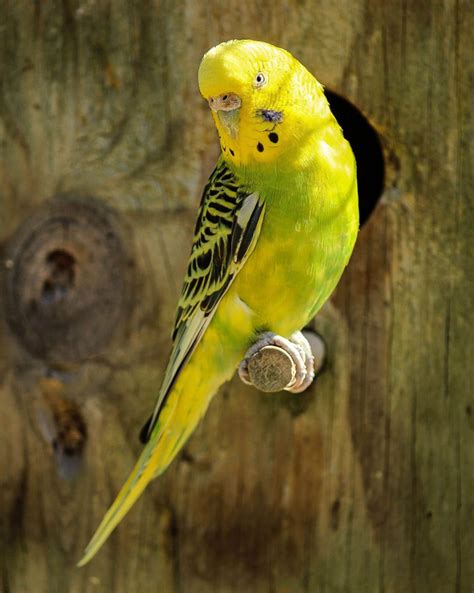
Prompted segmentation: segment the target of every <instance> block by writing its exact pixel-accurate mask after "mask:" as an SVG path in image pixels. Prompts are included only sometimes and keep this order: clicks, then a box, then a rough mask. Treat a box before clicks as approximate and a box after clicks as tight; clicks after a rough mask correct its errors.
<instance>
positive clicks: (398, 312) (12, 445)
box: [0, 0, 474, 593]
mask: <svg viewBox="0 0 474 593" xmlns="http://www.w3.org/2000/svg"><path fill="white" fill-rule="evenodd" d="M0 14H1V15H2V17H1V19H0V83H1V86H0V263H1V266H2V269H3V267H4V266H5V265H6V263H5V258H4V255H5V253H6V252H7V245H8V242H9V241H10V240H11V238H12V237H13V235H14V233H15V231H16V229H17V228H18V227H19V226H20V225H21V224H22V223H23V222H24V221H25V220H26V218H27V217H28V216H30V215H32V214H34V212H35V211H36V209H37V208H39V207H40V206H41V205H42V204H44V203H45V201H46V200H49V199H51V198H53V196H55V195H63V194H67V193H71V192H72V193H74V195H90V196H94V197H95V198H96V199H99V200H101V201H102V202H103V203H104V204H106V205H107V206H108V207H109V208H112V209H113V210H114V211H115V212H116V214H117V216H118V217H120V219H121V220H122V221H123V223H124V224H126V225H127V228H129V229H131V232H130V234H129V236H128V238H127V239H126V240H125V249H126V250H127V253H129V254H130V256H131V258H130V259H131V265H133V274H134V284H133V290H134V293H133V294H134V298H133V304H132V305H130V310H129V312H128V313H129V314H128V315H127V316H126V317H125V318H124V321H123V322H122V323H121V325H120V327H118V328H117V332H116V334H114V336H113V337H111V339H110V341H109V342H108V343H107V345H106V346H104V348H103V349H102V350H101V352H100V353H97V354H96V355H94V357H93V358H90V359H88V360H87V361H85V362H81V363H76V364H73V363H71V364H69V365H67V366H65V367H64V368H61V367H60V365H59V366H58V365H56V366H55V367H54V368H51V367H50V366H49V365H47V364H46V363H44V362H43V361H42V360H41V359H39V358H37V359H34V358H32V357H31V356H30V355H28V354H27V353H26V352H25V351H24V350H23V349H22V347H21V345H19V343H18V341H17V340H16V338H15V336H14V335H13V334H12V332H11V331H10V329H9V328H8V327H7V325H6V323H4V322H3V321H0V323H1V324H2V325H1V327H0V418H1V419H2V429H1V430H0V591H2V593H56V592H58V593H66V592H71V593H92V592H100V591H104V592H107V593H110V592H113V593H134V592H135V591H140V592H142V593H147V592H152V591H160V592H163V593H164V592H166V593H168V592H169V593H210V592H219V593H242V592H243V591H246V592H249V593H250V592H251V593H264V592H265V593H267V592H268V593H285V592H291V593H299V592H307V593H373V592H374V593H375V592H379V593H407V592H410V593H415V592H416V593H450V592H452V593H465V592H470V591H471V590H472V589H473V587H474V560H473V554H472V550H473V549H474V530H473V529H472V525H473V524H474V473H473V471H472V468H473V467H474V420H473V413H474V412H473V410H474V400H473V373H474V370H473V369H474V367H473V365H472V364H471V362H472V360H473V359H474V341H473V331H472V328H473V326H474V290H473V280H472V270H473V267H474V261H473V258H474V255H473V254H474V234H473V232H472V229H473V228H474V198H473V196H474V181H473V168H472V162H473V148H472V147H473V143H472V138H473V132H474V130H473V123H472V93H473V79H474V77H473V64H472V50H473V47H472V31H473V29H474V13H473V11H472V8H471V6H470V3H468V2H467V1H465V0H458V1H454V0H452V1H451V0H447V1H446V2H444V3H440V2H435V1H434V0H431V1H429V0H421V1H420V2H405V1H404V0H393V1H392V2H390V3H382V2H377V1H375V0H357V1H356V2H351V1H349V0H343V1H342V2H338V3H334V2H332V1H329V0H318V1H317V2H306V1H297V0H290V1H288V2H287V1H285V2H284V1H279V0H278V1H272V2H269V1H264V2H260V3H254V2H250V1H248V0H242V1H241V2H239V3H229V2H226V3H220V2H217V1H215V0H209V1H208V2H205V3H192V2H187V3H185V2H181V1H180V0H178V1H174V2H170V1H168V0H162V1H160V0H146V1H144V2H138V0H114V1H113V2H112V1H111V0H108V1H107V0H97V1H94V0H82V1H79V0H77V1H72V0H64V1H62V2H59V1H51V2H26V1H20V2H18V1H13V0H0ZM239 37H249V38H255V39H265V40H267V41H270V42H273V43H276V44H278V45H281V46H283V47H285V48H287V49H289V50H290V51H292V52H293V53H294V54H295V55H296V56H297V57H298V58H300V59H301V60H302V62H303V63H304V64H305V65H306V66H307V67H308V68H309V69H310V70H311V71H312V72H314V73H315V74H316V75H317V76H318V78H319V79H320V80H321V81H322V82H323V83H324V84H326V85H327V86H328V87H329V88H331V89H332V90H333V91H335V92H337V93H340V94H341V95H343V96H345V97H346V98H347V99H349V100H350V101H352V102H353V103H354V104H355V105H356V106H358V107H359V108H360V109H361V110H362V111H363V112H364V113H365V114H366V116H367V117H368V118H369V120H370V121H371V122H372V124H373V125H374V126H375V127H376V128H377V130H378V131H379V133H380V135H381V138H382V142H383V145H384V150H385V155H386V162H387V168H388V169H387V178H386V189H385V192H384V194H383V197H382V200H381V202H380V204H379V206H378V207H377V209H376V210H375V212H374V214H373V215H372V217H371V218H370V220H369V222H368V223H367V224H366V225H365V226H364V228H363V229H362V231H361V233H360V238H359V241H358V244H357V247H356V251H355V253H354V256H353V258H352V260H351V262H350V265H349V267H348V269H347V271H346V273H345V275H344V278H343V280H342V282H341V284H340V286H339V287H338V289H337V292H336V294H335V295H334V297H333V299H332V301H331V303H329V304H328V305H327V306H326V307H325V308H324V310H323V311H322V313H321V314H320V315H319V316H318V319H317V320H316V322H315V326H316V328H317V329H318V331H319V332H320V333H321V335H323V336H324V339H325V341H326V342H327V345H328V364H327V369H326V372H325V373H324V374H323V375H322V376H321V377H319V378H318V379H317V381H316V382H315V384H314V386H313V388H312V389H311V390H310V391H309V392H308V393H304V394H301V395H297V396H293V395H291V394H288V393H284V394H262V393H259V392H257V391H255V390H254V389H252V388H250V387H245V386H243V385H242V384H241V382H240V381H239V380H238V379H234V380H233V381H232V382H231V383H230V384H228V385H226V386H225V387H224V388H223V389H222V390H221V392H220V393H219V395H218V396H217V397H216V398H215V400H214V402H213V403H212V405H211V408H210V410H209V412H208V414H207V416H206V418H205V419H204V421H203V422H202V424H201V425H200V427H199V429H198V430H197V432H196V433H195V435H194V436H193V437H192V439H191V440H190V442H189V444H188V446H187V448H186V450H185V452H184V453H183V454H182V455H181V456H180V458H179V459H177V460H176V461H175V462H174V463H173V465H172V466H171V467H170V469H169V471H168V472H167V473H166V474H165V475H164V476H163V478H161V479H160V480H159V481H158V482H155V483H154V484H152V485H151V486H150V487H149V488H148V490H147V492H146V494H145V495H144V496H143V497H142V499H141V500H140V501H139V503H138V504H137V505H136V507H135V508H134V509H133V510H132V511H131V513H130V515H129V516H128V517H127V519H126V520H125V521H124V522H123V524H122V525H121V526H120V527H119V529H117V531H116V532H115V533H114V534H113V535H112V537H111V538H110V541H109V543H108V544H107V545H106V546H105V547H104V549H103V550H102V551H101V553H100V554H99V555H98V557H97V558H96V559H95V560H94V561H93V563H91V564H90V565H88V566H87V567H86V568H85V569H83V570H78V569H76V568H75V562H76V561H77V559H78V558H79V556H80V552H81V550H82V549H83V547H84V545H85V544H86V542H87V540H88V538H89V537H90V535H91V533H92V531H93V529H94V528H95V526H96V525H97V524H98V521H99V519H100V518H101V516H102V514H103V512H104V510H105V509H106V507H107V506H108V505H109V504H110V502H111V501H112V499H113V497H114V495H115V494H116V492H117V490H118V488H119V487H120V485H121V484H122V482H123V480H124V478H125V477H126V475H127V474H128V472H129V470H130V469H131V467H132V465H133V462H134V459H135V458H136V456H137V453H138V451H139V449H140V444H139V441H138V431H139V429H140V427H141V424H142V422H143V421H144V420H145V419H146V418H147V416H148V414H149V412H150V410H151V408H152V405H153V400H154V397H155V395H156V391H157V388H158V386H159V382H160V377H161V373H162V369H163V367H164V364H165V362H166V357H167V353H168V349H169V346H170V340H169V338H168V336H169V333H170V328H171V324H172V319H173V311H174V307H175V304H176V300H177V296H178V292H179V289H180V285H181V278H182V276H183V272H184V267H185V263H186V260H187V255H188V251H189V248H190V241H191V235H192V227H193V224H194V217H195V210H196V207H197V204H198V201H199V198H200V193H201V191H202V188H203V186H204V183H205V180H206V178H207V176H208V174H209V173H210V171H211V170H212V166H213V163H214V161H215V158H216V156H217V141H216V134H215V131H214V129H213V125H212V122H211V118H210V116H209V114H208V112H207V107H206V105H205V103H204V102H203V101H202V99H201V98H200V96H199V93H198V89H197V81H196V76H197V68H198V64H199V61H200V58H201V56H202V54H203V53H204V52H205V51H206V50H207V49H208V48H209V47H211V46H212V45H215V44H216V43H218V42H219V41H223V40H225V39H229V38H239ZM0 300H2V301H3V300H4V299H3V295H2V296H0ZM0 310H1V303H0ZM0 317H3V316H0ZM51 374H52V375H53V376H54V378H55V379H56V380H58V381H60V382H62V383H63V386H64V387H63V392H64V397H65V398H66V400H67V401H71V402H73V403H74V405H75V406H77V408H78V409H79V411H80V414H81V416H82V418H83V419H84V421H85V424H86V427H87V441H86V444H85V448H84V454H83V463H82V466H81V468H80V469H79V471H78V472H77V473H76V475H75V477H74V478H72V479H71V480H69V481H67V480H65V479H64V478H62V477H61V474H60V472H59V470H58V465H57V461H56V459H57V458H56V456H55V455H54V453H53V451H52V447H51V443H50V442H48V440H47V439H45V438H44V433H43V432H42V431H41V427H40V425H39V421H38V406H39V405H40V406H41V401H42V400H41V397H42V395H41V393H42V392H41V386H42V385H44V379H45V377H49V376H50V375H51Z"/></svg>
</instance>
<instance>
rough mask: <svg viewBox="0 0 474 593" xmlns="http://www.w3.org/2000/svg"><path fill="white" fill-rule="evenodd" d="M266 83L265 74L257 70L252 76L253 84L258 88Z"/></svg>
mask: <svg viewBox="0 0 474 593" xmlns="http://www.w3.org/2000/svg"><path fill="white" fill-rule="evenodd" d="M266 84H267V77H266V76H265V74H264V73H263V72H259V73H258V74H257V75H256V76H255V78H254V81H253V86H254V87H255V88H256V89H259V88H261V87H262V86H264V85H266Z"/></svg>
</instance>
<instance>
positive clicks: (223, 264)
mask: <svg viewBox="0 0 474 593" xmlns="http://www.w3.org/2000/svg"><path fill="white" fill-rule="evenodd" d="M263 214H264V203H263V201H262V200H261V199H260V198H259V196H258V194H255V193H253V194H249V193H248V192H245V191H243V190H242V188H240V187H239V183H238V180H237V179H236V177H235V175H234V173H233V172H232V171H231V170H230V169H229V168H228V167H227V166H226V164H225V163H224V162H223V161H219V163H218V165H217V167H216V169H215V170H214V172H213V173H212V175H211V177H210V179H209V182H208V184H207V185H206V187H205V189H204V193H203V196H202V200H201V206H200V208H199V212H198V219H197V222H196V227H195V230H194V240H193V246H192V250H191V255H190V258H189V263H188V269H187V272H186V276H185V279H184V286H183V290H182V293H181V298H180V300H179V303H178V309H177V312H176V321H175V327H174V331H173V340H174V345H173V350H172V352H171V357H170V361H169V363H168V367H167V369H166V373H165V378H164V381H163V385H162V387H161V391H160V395H159V397H158V401H157V404H156V406H155V410H154V412H153V416H152V417H151V419H150V421H149V422H148V423H147V425H146V427H144V430H146V434H147V436H149V435H150V434H151V431H152V430H153V427H154V425H155V423H156V419H157V418H158V416H159V413H160V410H161V409H162V407H163V405H164V403H165V401H166V396H167V394H168V393H169V391H170V389H171V387H172V386H173V383H174V382H175V380H176V378H177V376H178V375H179V372H180V370H181V368H182V367H183V365H184V364H185V362H186V360H187V359H188V357H189V356H190V355H191V353H192V352H193V351H194V349H195V348H196V345H197V344H198V343H199V340H200V338H201V336H202V335H203V333H204V331H205V329H206V327H207V325H208V324H209V322H210V320H211V319H212V315H213V313H214V312H215V310H216V307H217V304H218V303H219V301H220V300H221V298H222V297H223V296H224V294H225V292H226V290H227V289H228V288H229V286H230V284H231V283H232V280H233V279H234V278H235V276H236V274H237V273H238V272H239V270H240V269H241V268H242V266H243V264H244V263H245V260H246V259H247V257H248V256H249V255H250V253H251V252H252V250H253V248H254V246H255V243H256V241H257V238H258V235H259V232H260V227H261V223H262V220H263ZM142 434H143V433H142Z"/></svg>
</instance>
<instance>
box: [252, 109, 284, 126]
mask: <svg viewBox="0 0 474 593" xmlns="http://www.w3.org/2000/svg"><path fill="white" fill-rule="evenodd" d="M257 115H258V116H259V117H261V118H262V119H263V121H267V122H271V123H274V124H281V122H282V121H283V112H282V111H274V110H272V109H259V110H258V111H257Z"/></svg>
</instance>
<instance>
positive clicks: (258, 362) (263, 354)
mask: <svg viewBox="0 0 474 593" xmlns="http://www.w3.org/2000/svg"><path fill="white" fill-rule="evenodd" d="M238 372H239V376H240V378H241V380H242V381H243V382H244V383H246V384H247V385H255V386H256V387H257V388H258V389H261V390H262V391H270V392H274V391H281V390H282V389H285V390H286V391H290V392H291V393H301V392H302V391H304V390H305V389H306V388H307V387H309V385H311V383H312V382H313V379H314V376H315V371H314V357H313V353H312V351H311V346H310V344H309V342H308V340H307V339H306V338H305V336H304V335H303V334H302V333H301V332H295V333H294V334H293V335H292V336H290V338H289V339H287V338H283V337H282V336H278V335H276V334H274V333H272V332H266V333H264V334H262V335H261V336H260V338H259V339H258V340H257V342H255V344H253V345H252V346H251V347H250V348H249V349H248V350H247V353H246V354H245V358H244V359H243V361H242V362H241V363H240V365H239V369H238Z"/></svg>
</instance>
